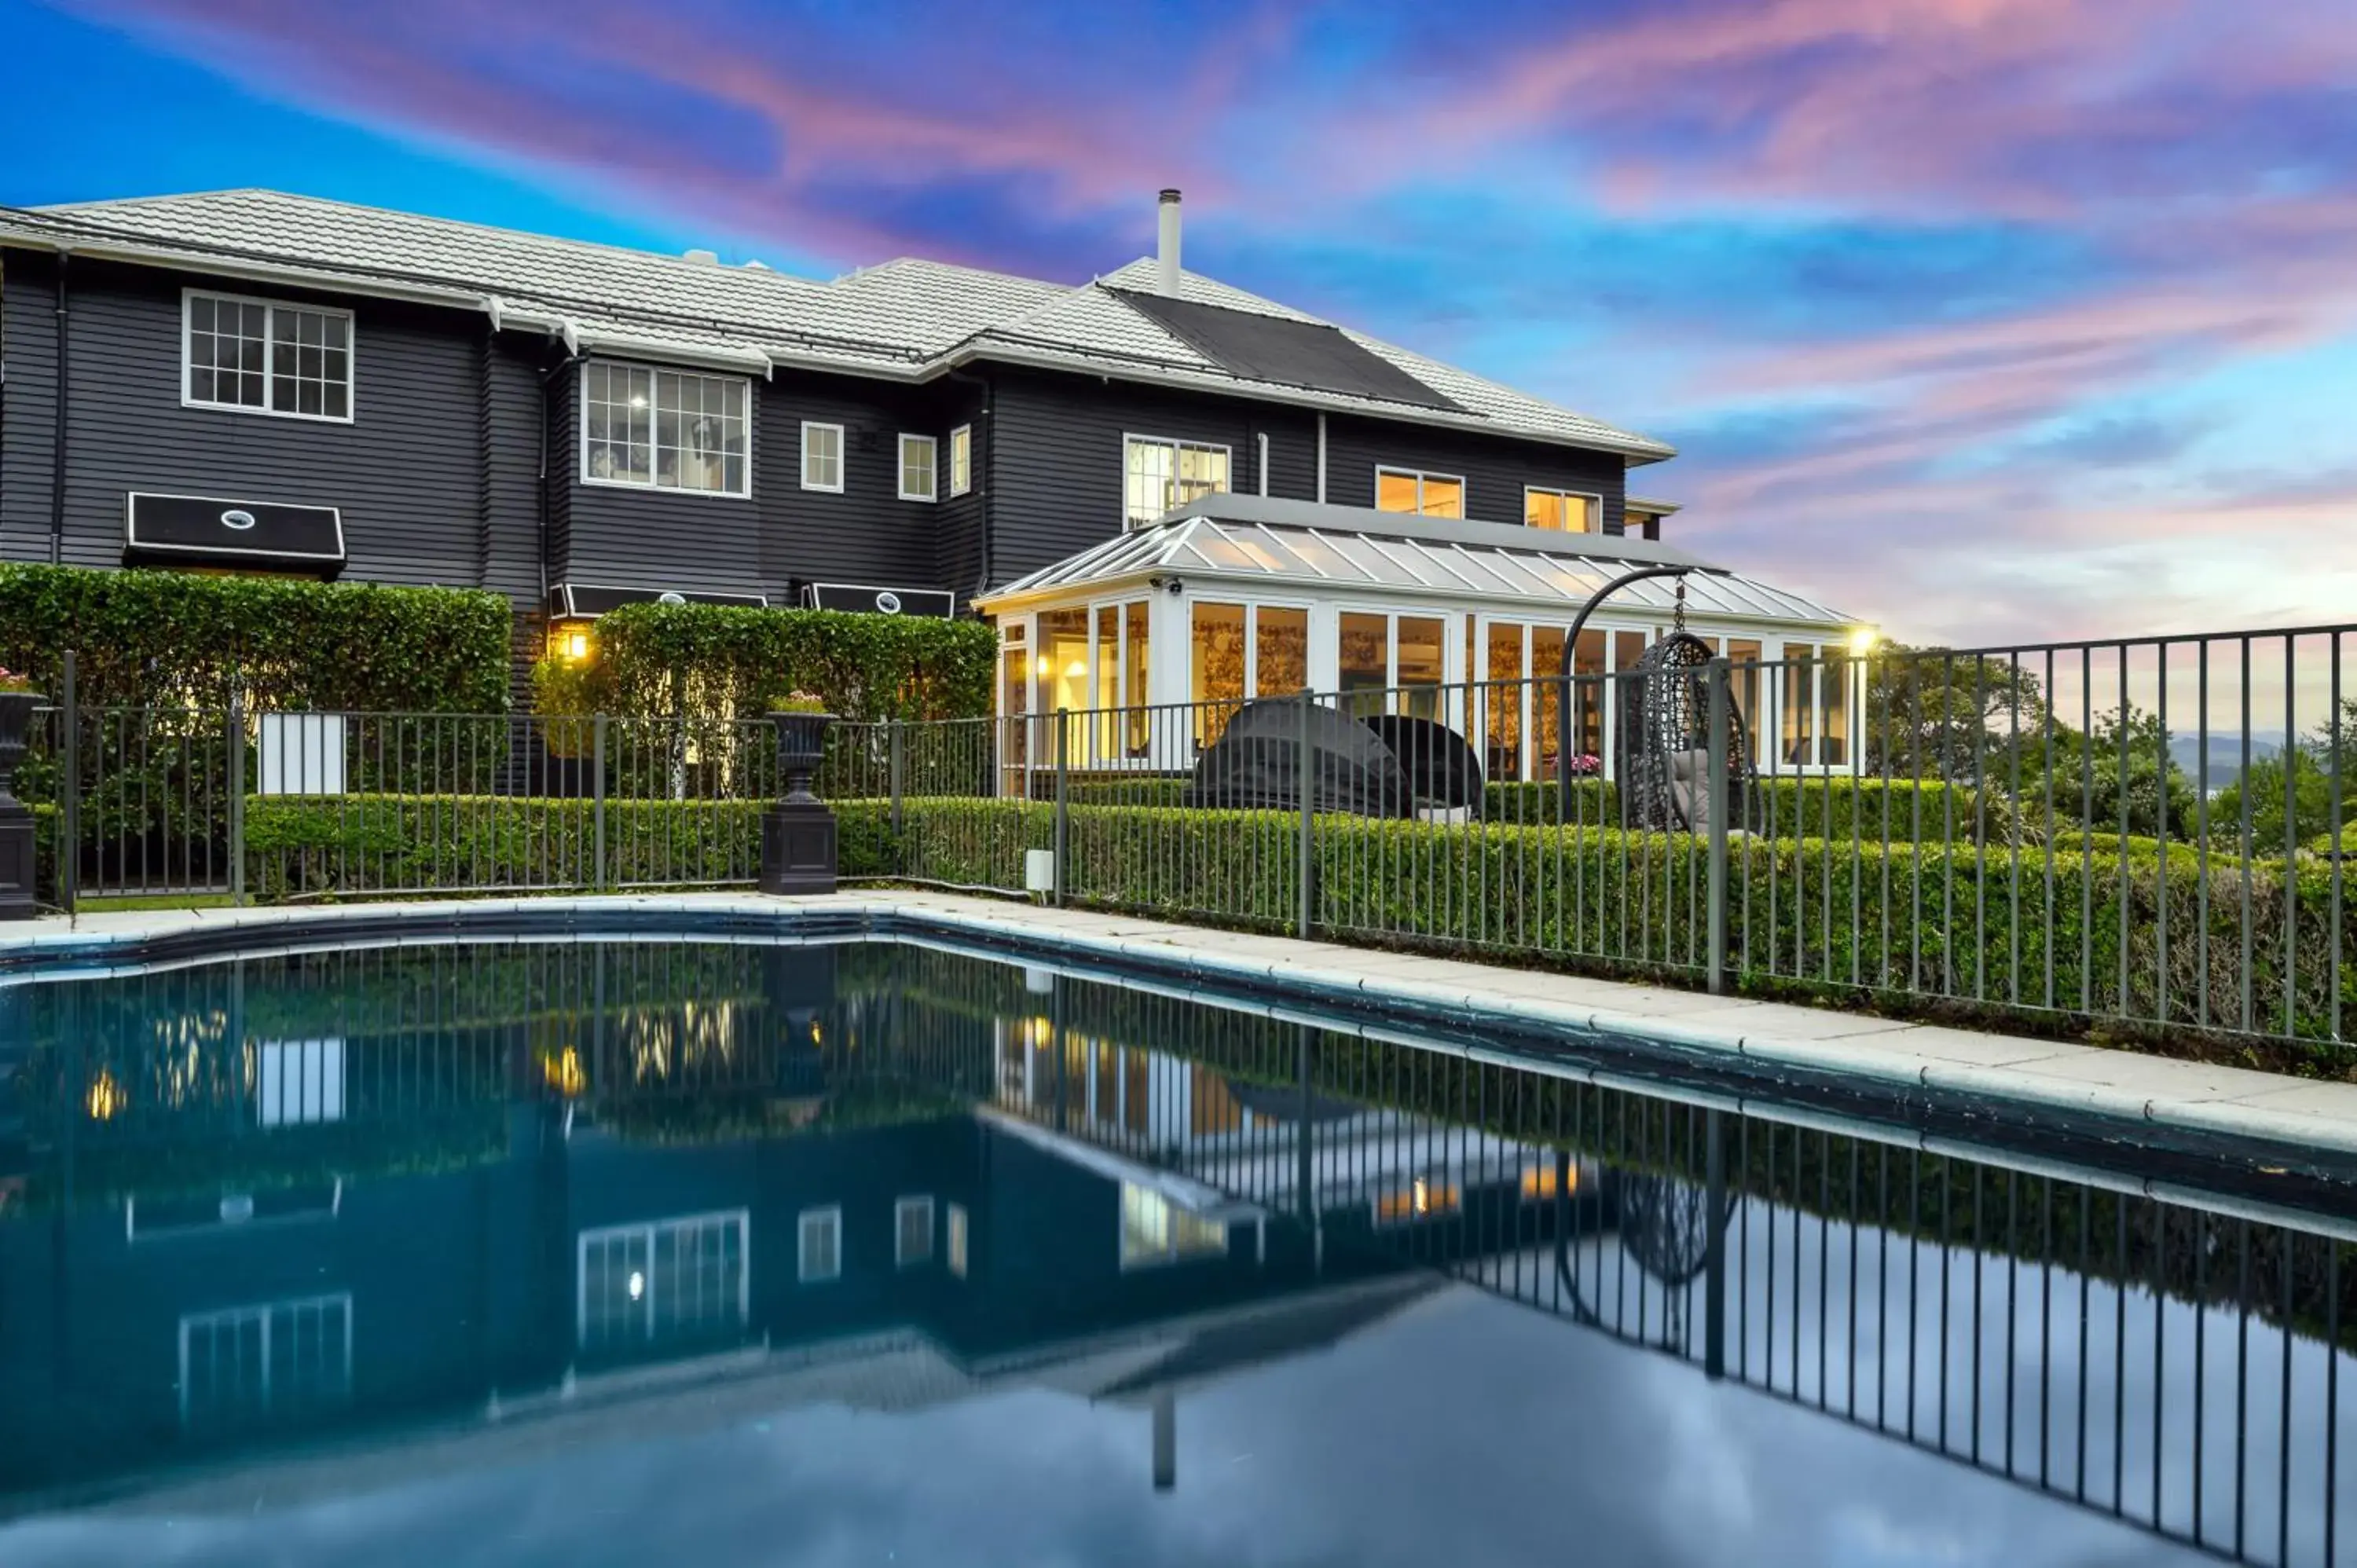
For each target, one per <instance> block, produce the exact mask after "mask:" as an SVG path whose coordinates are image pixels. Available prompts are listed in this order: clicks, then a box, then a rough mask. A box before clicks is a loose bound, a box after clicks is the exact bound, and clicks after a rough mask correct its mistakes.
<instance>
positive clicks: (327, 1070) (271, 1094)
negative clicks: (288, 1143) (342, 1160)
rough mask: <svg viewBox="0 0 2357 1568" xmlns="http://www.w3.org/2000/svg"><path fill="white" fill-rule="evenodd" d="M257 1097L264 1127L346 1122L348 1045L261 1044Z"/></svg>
mask: <svg viewBox="0 0 2357 1568" xmlns="http://www.w3.org/2000/svg"><path fill="white" fill-rule="evenodd" d="M253 1094H254V1104H255V1109H256V1111H257V1112H259V1113H260V1116H261V1120H262V1124H263V1125H264V1126H265V1127H282V1126H293V1125H296V1124H297V1123H300V1122H340V1121H342V1120H343V1119H344V1042H343V1041H341V1040H340V1039H336V1038H332V1037H330V1038H328V1039H323V1040H264V1041H262V1042H260V1043H259V1044H257V1045H256V1046H255V1047H253Z"/></svg>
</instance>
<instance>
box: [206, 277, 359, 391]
mask: <svg viewBox="0 0 2357 1568" xmlns="http://www.w3.org/2000/svg"><path fill="white" fill-rule="evenodd" d="M186 310H187V316H188V353H187V364H186V367H185V369H186V371H187V379H186V381H184V382H183V384H182V387H181V396H182V397H183V399H184V400H185V401H187V402H188V403H201V404H204V405H206V406H208V407H212V408H250V409H254V410H257V411H259V412H261V413H285V414H293V415H295V416H296V418H300V419H339V420H349V419H350V418H351V416H352V318H351V316H350V313H349V312H347V311H341V310H314V309H310V308H307V307H305V306H293V305H272V304H270V303H269V302H268V301H266V300H259V299H239V298H236V297H233V296H231V295H218V294H195V293H191V294H189V295H187V304H186Z"/></svg>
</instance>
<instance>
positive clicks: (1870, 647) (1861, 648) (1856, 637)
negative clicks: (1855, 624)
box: [1849, 626, 1882, 659]
mask: <svg viewBox="0 0 2357 1568" xmlns="http://www.w3.org/2000/svg"><path fill="white" fill-rule="evenodd" d="M1881 640H1882V634H1881V633H1880V632H1878V631H1877V630H1876V629H1875V628H1872V627H1870V626H1862V627H1859V628H1857V630H1856V631H1853V632H1851V633H1850V634H1849V650H1850V651H1851V652H1852V653H1854V654H1856V655H1857V657H1859V658H1860V659H1863V658H1865V657H1866V656H1867V654H1869V653H1871V652H1873V651H1874V648H1875V644H1877V643H1878V642H1880V641H1881Z"/></svg>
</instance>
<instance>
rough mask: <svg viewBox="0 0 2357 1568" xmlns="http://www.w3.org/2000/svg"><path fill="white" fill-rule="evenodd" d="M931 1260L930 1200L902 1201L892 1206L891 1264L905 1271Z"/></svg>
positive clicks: (925, 1198)
mask: <svg viewBox="0 0 2357 1568" xmlns="http://www.w3.org/2000/svg"><path fill="white" fill-rule="evenodd" d="M932 1258H933V1200H932V1199H931V1197H904V1198H901V1199H900V1200H899V1202H897V1203H895V1204H893V1205H892V1262H894V1263H896V1264H898V1265H899V1267H901V1268H904V1269H909V1268H914V1267H916V1265H918V1264H919V1263H929V1262H932Z"/></svg>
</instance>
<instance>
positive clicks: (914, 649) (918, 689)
mask: <svg viewBox="0 0 2357 1568" xmlns="http://www.w3.org/2000/svg"><path fill="white" fill-rule="evenodd" d="M997 658H998V636H997V633H996V632H995V631H994V630H992V628H990V627H989V626H988V625H986V624H985V623H984V622H981V621H976V620H944V619H941V618H935V617H926V616H887V615H846V614H844V613H842V612H840V611H835V610H800V609H746V608H737V607H729V606H724V605H660V604H643V605H625V606H623V607H621V608H620V609H618V610H614V611H612V612H610V613H608V614H607V615H605V616H602V617H600V618H598V621H597V669H598V685H599V688H600V690H599V693H598V696H599V698H600V700H601V702H602V704H603V705H604V706H606V708H607V711H608V712H610V713H616V714H660V715H665V716H668V715H671V714H681V713H684V714H689V715H690V716H691V717H694V716H696V715H701V714H726V713H730V712H734V713H737V714H758V713H759V711H760V705H761V703H762V701H763V700H764V699H765V698H767V697H768V696H769V695H770V693H773V692H777V691H780V690H786V689H793V690H798V691H803V692H808V693H813V695H815V696H818V697H822V698H823V699H825V701H826V703H827V704H828V705H829V706H830V707H831V708H832V709H833V710H834V712H835V713H836V714H840V715H841V716H843V717H844V718H846V719H875V720H881V719H890V718H899V719H957V718H979V717H983V716H985V715H987V714H989V713H990V710H991V701H990V697H991V682H992V677H993V674H994V671H996V667H997Z"/></svg>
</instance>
